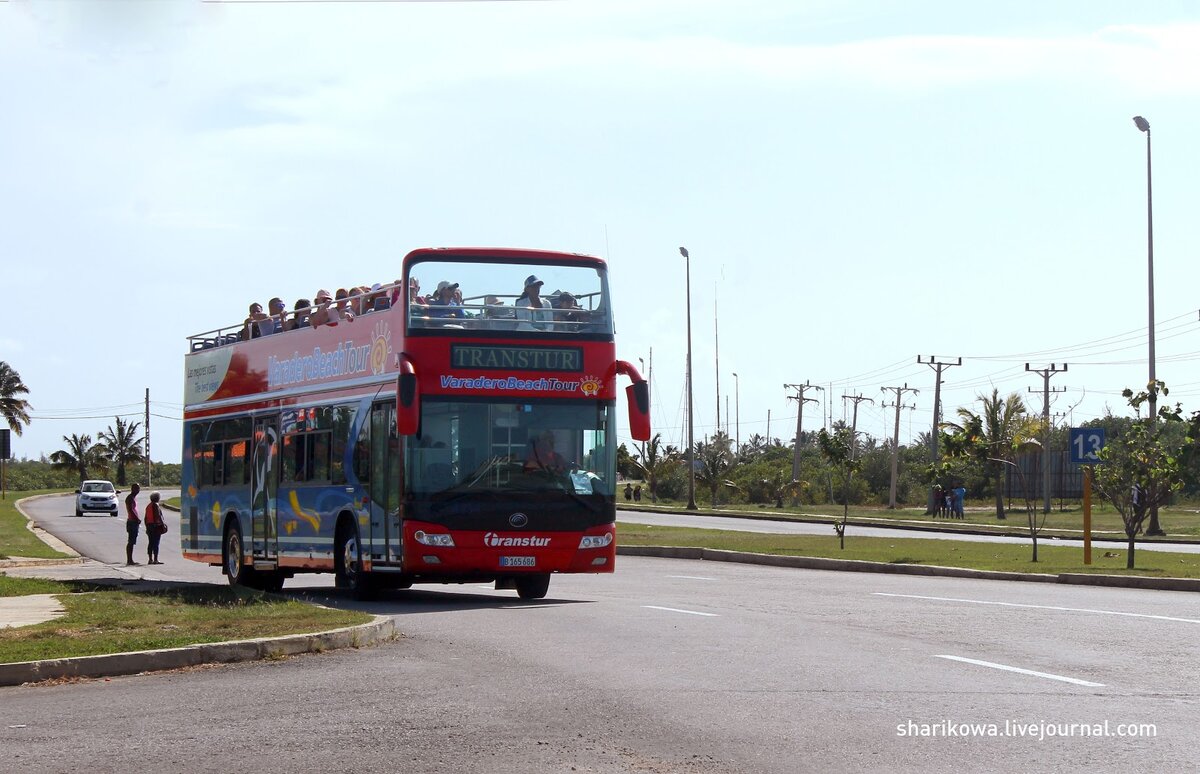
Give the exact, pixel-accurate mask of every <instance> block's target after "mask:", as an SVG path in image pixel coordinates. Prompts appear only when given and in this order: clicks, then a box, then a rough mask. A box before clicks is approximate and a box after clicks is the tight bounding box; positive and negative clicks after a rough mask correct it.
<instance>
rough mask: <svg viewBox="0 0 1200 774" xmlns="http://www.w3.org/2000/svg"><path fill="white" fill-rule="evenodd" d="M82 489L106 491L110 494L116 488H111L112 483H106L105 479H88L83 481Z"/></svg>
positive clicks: (86, 490)
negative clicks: (85, 481)
mask: <svg viewBox="0 0 1200 774" xmlns="http://www.w3.org/2000/svg"><path fill="white" fill-rule="evenodd" d="M83 491H85V492H107V493H108V494H112V493H113V492H114V491H116V490H115V489H113V485H112V484H110V483H108V482H107V481H88V482H87V483H85V484H84V485H83Z"/></svg>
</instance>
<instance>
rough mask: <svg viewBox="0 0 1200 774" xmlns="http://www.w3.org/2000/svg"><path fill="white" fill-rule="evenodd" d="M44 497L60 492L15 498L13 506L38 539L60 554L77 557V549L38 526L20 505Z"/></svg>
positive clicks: (59, 493) (68, 560) (58, 494)
mask: <svg viewBox="0 0 1200 774" xmlns="http://www.w3.org/2000/svg"><path fill="white" fill-rule="evenodd" d="M45 497H62V493H61V492H55V493H53V494H40V495H30V496H29V497H22V498H21V499H20V500H17V501H16V502H15V503H13V507H14V508H16V509H17V513H19V514H21V515H22V516H24V517H25V528H26V529H27V530H29V531H30V532H32V533H33V535H34V537H36V538H37V539H38V540H40V541H42V542H43V543H45V544H46V545H47V546H49V547H50V548H51V549H52V550H54V551H57V552H59V553H60V554H66V555H67V556H68V557H71V558H72V559H79V558H80V557H79V552H78V551H76V550H75V549H74V548H71V547H70V546H69V545H67V544H66V543H64V542H62V541H61V540H59V539H58V538H56V537H54V535H51V534H50V533H49V532H47V531H46V530H44V529H42V528H41V527H39V526H38V525H37V522H35V521H34V520H33V519H31V518H29V514H28V513H26V512H25V509H24V508H22V507H21V506H22V505H24V504H25V503H28V502H32V501H34V500H41V499H43V498H45ZM46 561H50V562H63V563H66V564H71V563H72V562H71V560H70V559H48V560H46ZM11 566H13V567H19V566H21V565H11Z"/></svg>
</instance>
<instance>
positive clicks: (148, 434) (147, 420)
mask: <svg viewBox="0 0 1200 774" xmlns="http://www.w3.org/2000/svg"><path fill="white" fill-rule="evenodd" d="M145 442H146V488H147V489H149V488H150V487H151V486H153V484H152V483H151V481H150V388H149V387H147V388H146V437H145Z"/></svg>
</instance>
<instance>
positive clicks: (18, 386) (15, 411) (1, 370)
mask: <svg viewBox="0 0 1200 774" xmlns="http://www.w3.org/2000/svg"><path fill="white" fill-rule="evenodd" d="M28 394H29V388H28V387H26V386H25V383H24V382H22V381H21V375H20V374H19V373H17V372H16V371H14V370H13V369H12V366H10V365H9V364H8V363H5V362H4V361H3V360H0V415H2V416H3V417H4V421H6V422H8V426H9V428H10V429H11V430H12V431H13V432H14V433H16V434H17V435H20V434H21V430H23V429H24V425H27V424H29V409H31V408H33V406H30V405H29V401H27V400H25V399H23V398H18V397H17V396H18V395H28Z"/></svg>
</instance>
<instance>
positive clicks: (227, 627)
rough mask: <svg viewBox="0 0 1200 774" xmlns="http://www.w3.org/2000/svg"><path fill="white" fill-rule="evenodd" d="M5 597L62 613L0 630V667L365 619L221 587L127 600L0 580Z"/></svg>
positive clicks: (124, 595) (90, 590) (82, 588)
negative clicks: (26, 598)
mask: <svg viewBox="0 0 1200 774" xmlns="http://www.w3.org/2000/svg"><path fill="white" fill-rule="evenodd" d="M34 584H36V585H34ZM12 593H24V594H47V593H49V594H53V593H58V594H61V596H60V597H59V599H61V600H62V603H63V607H64V608H66V611H67V613H66V615H65V616H63V617H62V618H57V619H55V620H53V621H47V622H46V623H42V624H36V625H34V626H25V627H21V628H19V629H0V663H11V662H16V661H38V660H42V659H51V658H68V657H73V656H95V655H101V654H106V653H124V652H128V651H135V650H153V649H158V648H177V647H181V646H184V645H196V644H200V643H206V642H222V641H224V640H241V639H249V638H254V637H273V636H281V635H286V634H301V633H305V632H316V631H325V630H328V629H336V628H338V627H342V626H352V625H355V624H362V623H367V622H368V621H370V620H371V616H370V615H367V614H366V613H359V612H354V611H343V610H331V609H328V608H323V607H316V606H314V605H310V604H307V603H304V602H297V601H294V600H290V599H284V598H283V597H278V596H273V595H270V594H263V593H261V592H256V591H249V590H246V589H236V588H232V587H226V586H195V587H180V588H174V589H169V590H162V591H148V592H139V593H133V592H128V591H120V590H117V589H112V588H107V587H96V586H90V585H81V584H72V583H64V582H58V581H41V580H39V581H29V580H27V579H20V578H8V577H5V576H0V596H10V595H12Z"/></svg>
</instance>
